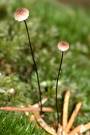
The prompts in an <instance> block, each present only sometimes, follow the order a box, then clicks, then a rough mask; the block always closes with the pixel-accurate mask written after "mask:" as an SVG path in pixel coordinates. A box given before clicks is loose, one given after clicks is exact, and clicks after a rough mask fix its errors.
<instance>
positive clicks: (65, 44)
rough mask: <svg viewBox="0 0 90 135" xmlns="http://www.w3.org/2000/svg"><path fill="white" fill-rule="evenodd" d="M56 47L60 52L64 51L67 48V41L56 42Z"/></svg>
mask: <svg viewBox="0 0 90 135" xmlns="http://www.w3.org/2000/svg"><path fill="white" fill-rule="evenodd" d="M58 49H59V50H60V51H62V52H65V51H67V50H68V49H69V43H67V42H65V41H61V42H59V43H58Z"/></svg>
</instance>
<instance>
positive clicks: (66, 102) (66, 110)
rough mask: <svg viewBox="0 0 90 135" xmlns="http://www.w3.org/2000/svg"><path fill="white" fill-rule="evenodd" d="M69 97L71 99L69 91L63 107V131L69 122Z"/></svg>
mask: <svg viewBox="0 0 90 135" xmlns="http://www.w3.org/2000/svg"><path fill="white" fill-rule="evenodd" d="M69 97H70V92H69V91H67V92H66V94H65V99H64V105H63V122H62V125H63V129H65V128H66V125H67V121H68V104H69Z"/></svg>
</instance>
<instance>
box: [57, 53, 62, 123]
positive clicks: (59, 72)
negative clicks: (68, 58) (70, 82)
mask: <svg viewBox="0 0 90 135" xmlns="http://www.w3.org/2000/svg"><path fill="white" fill-rule="evenodd" d="M62 61H63V52H62V56H61V60H60V65H59V71H58V76H57V80H56V111H57V122H58V123H59V110H58V103H57V102H58V98H57V96H58V95H57V89H58V80H59V76H60V74H61V67H62Z"/></svg>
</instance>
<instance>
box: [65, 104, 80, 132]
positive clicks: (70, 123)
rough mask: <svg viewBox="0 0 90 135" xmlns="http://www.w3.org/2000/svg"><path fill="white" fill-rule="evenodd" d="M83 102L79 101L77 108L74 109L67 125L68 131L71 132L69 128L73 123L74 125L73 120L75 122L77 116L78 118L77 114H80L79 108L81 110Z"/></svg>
mask: <svg viewBox="0 0 90 135" xmlns="http://www.w3.org/2000/svg"><path fill="white" fill-rule="evenodd" d="M81 105H82V104H81V102H79V103H78V104H77V105H76V108H75V110H74V111H73V113H72V115H71V118H70V120H69V122H68V124H67V127H66V129H65V130H66V132H69V130H70V129H71V127H72V125H73V122H74V120H75V118H76V116H77V115H78V112H79V110H80V108H81Z"/></svg>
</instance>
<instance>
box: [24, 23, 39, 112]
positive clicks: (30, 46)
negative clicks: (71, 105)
mask: <svg viewBox="0 0 90 135" xmlns="http://www.w3.org/2000/svg"><path fill="white" fill-rule="evenodd" d="M24 23H25V27H26V31H27V36H28V41H29V48H30V51H31V55H32V59H33V63H34V67H35V71H36V76H37V82H38V89H39V100H40V112H41V113H42V102H41V100H42V92H41V88H40V82H39V75H38V70H37V65H36V62H35V58H34V53H33V49H32V45H31V40H30V35H29V30H28V26H27V23H26V21H24Z"/></svg>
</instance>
